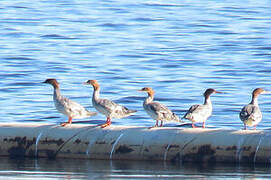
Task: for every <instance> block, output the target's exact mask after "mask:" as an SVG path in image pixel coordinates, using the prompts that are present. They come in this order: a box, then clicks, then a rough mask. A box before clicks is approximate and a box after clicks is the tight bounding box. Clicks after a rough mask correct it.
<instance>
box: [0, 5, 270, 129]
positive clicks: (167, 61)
mask: <svg viewBox="0 0 271 180" xmlns="http://www.w3.org/2000/svg"><path fill="white" fill-rule="evenodd" d="M270 7H271V3H270V1H266V0H263V1H242V0H241V1H233V0H229V1H177V0H171V1H166V2H165V1H139V0H137V1H114V0H106V1H83V0H77V1H68V0H59V1H56V0H50V1H35V2H32V1H23V0H21V1H8V0H3V1H1V6H0V13H1V16H0V34H1V35H0V47H1V53H0V62H1V63H0V69H1V71H0V93H1V96H0V101H1V104H2V106H1V108H0V113H1V120H0V122H26V121H30V122H31V121H32V122H37V121H41V122H46V123H48V122H49V123H59V122H63V121H66V119H67V118H66V117H64V116H63V115H61V114H59V113H58V112H57V111H56V110H55V108H54V105H53V102H52V87H49V86H46V85H44V84H41V83H40V82H42V81H44V80H45V79H46V78H56V79H57V80H59V82H60V83H61V89H62V93H63V95H65V96H67V97H70V98H71V99H73V100H75V101H77V102H79V103H81V104H82V105H84V106H85V107H87V108H88V109H90V110H92V111H94V108H93V107H92V105H91V99H90V98H91V94H92V88H91V87H86V86H83V85H82V83H83V82H85V81H86V80H88V79H97V80H98V81H99V82H100V84H101V88H102V89H101V92H102V97H105V98H109V99H112V100H115V101H116V102H118V103H120V104H123V105H125V106H127V107H129V108H131V109H136V110H138V112H137V113H136V114H135V115H134V116H131V117H129V118H126V119H121V120H113V125H114V124H115V125H133V126H151V125H153V124H154V122H153V120H151V119H150V118H149V117H148V116H147V114H146V113H145V112H144V110H143V108H142V102H143V100H144V98H145V97H146V94H142V93H139V92H137V91H136V90H138V89H141V88H142V87H145V86H150V87H152V88H153V89H154V90H155V91H156V94H155V95H156V96H155V99H156V100H158V101H160V102H162V103H164V104H165V105H167V106H169V107H170V109H172V110H173V111H174V112H176V114H178V115H180V116H183V114H184V113H185V111H186V110H187V109H188V108H189V107H190V106H191V105H192V104H197V103H202V101H203V97H202V93H203V92H204V90H205V89H206V88H209V87H212V88H215V89H217V90H220V91H223V92H225V94H221V95H214V96H212V100H213V104H214V111H213V116H212V117H211V118H210V119H209V120H208V122H207V127H208V126H215V127H224V128H236V129H240V128H241V127H242V124H241V122H240V120H239V117H238V114H239V111H240V109H241V108H242V106H243V105H244V104H247V103H248V102H249V101H250V98H251V97H250V96H251V95H250V94H251V92H252V90H253V89H254V88H256V87H263V88H266V89H267V90H271V82H270V72H271V53H270V50H271V31H270V24H271V11H270ZM259 102H260V107H261V109H262V111H263V121H262V123H261V124H260V125H259V129H263V128H269V127H270V126H271V121H270V119H269V114H270V113H271V110H270V108H269V107H270V105H271V100H270V95H262V96H260V98H259ZM91 119H93V120H104V119H105V117H104V116H102V115H98V116H96V117H93V118H89V119H86V120H91ZM75 121H76V120H75Z"/></svg>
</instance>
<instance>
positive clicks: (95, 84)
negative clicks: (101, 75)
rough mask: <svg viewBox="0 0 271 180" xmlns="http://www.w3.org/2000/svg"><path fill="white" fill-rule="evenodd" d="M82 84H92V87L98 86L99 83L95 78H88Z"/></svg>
mask: <svg viewBox="0 0 271 180" xmlns="http://www.w3.org/2000/svg"><path fill="white" fill-rule="evenodd" d="M84 84H90V85H92V86H93V87H94V89H97V88H99V83H98V81H97V80H88V81H87V82H85V83H84Z"/></svg>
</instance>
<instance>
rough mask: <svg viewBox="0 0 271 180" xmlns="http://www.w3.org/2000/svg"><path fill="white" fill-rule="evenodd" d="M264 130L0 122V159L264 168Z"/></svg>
mask: <svg viewBox="0 0 271 180" xmlns="http://www.w3.org/2000/svg"><path fill="white" fill-rule="evenodd" d="M270 134H271V131H270V130H230V129H208V128H207V129H202V128H196V129H192V128H179V127H161V128H152V129H148V128H147V127H132V126H114V125H113V126H111V127H107V128H104V129H102V128H100V127H97V126H93V125H79V124H72V125H68V126H67V127H61V126H59V125H48V124H38V123H35V124H29V123H16V124H14V123H13V124H10V123H8V124H7V123H1V124H0V141H1V145H0V156H9V157H12V158H16V157H34V158H38V157H46V158H82V159H105V160H111V159H112V160H115V159H117V160H160V161H174V162H210V163H213V162H230V163H270V160H271V159H270V158H271V142H270V141H269V137H270Z"/></svg>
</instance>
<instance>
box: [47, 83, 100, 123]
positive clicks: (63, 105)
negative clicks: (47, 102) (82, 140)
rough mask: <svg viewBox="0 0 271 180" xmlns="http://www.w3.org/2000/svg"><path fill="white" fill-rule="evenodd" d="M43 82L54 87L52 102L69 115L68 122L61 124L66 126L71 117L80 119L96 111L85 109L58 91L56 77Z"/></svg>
mask: <svg viewBox="0 0 271 180" xmlns="http://www.w3.org/2000/svg"><path fill="white" fill-rule="evenodd" d="M43 83H47V84H51V85H52V86H53V87H54V103H55V107H56V109H57V110H58V111H59V112H60V113H62V114H64V115H66V116H68V117H69V119H68V122H65V123H62V124H61V126H66V125H67V124H71V123H72V119H73V118H74V119H81V118H86V117H89V116H94V115H96V114H97V113H96V112H90V111H88V110H86V109H85V108H84V107H83V106H81V105H80V104H78V103H76V102H74V101H72V100H70V99H68V98H66V97H64V96H62V95H61V93H60V88H59V83H58V82H57V80H56V79H46V80H45V81H44V82H43Z"/></svg>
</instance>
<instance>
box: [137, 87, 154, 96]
mask: <svg viewBox="0 0 271 180" xmlns="http://www.w3.org/2000/svg"><path fill="white" fill-rule="evenodd" d="M139 91H142V92H147V93H148V94H149V95H154V90H153V89H152V88H150V87H144V88H142V89H140V90H139Z"/></svg>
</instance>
